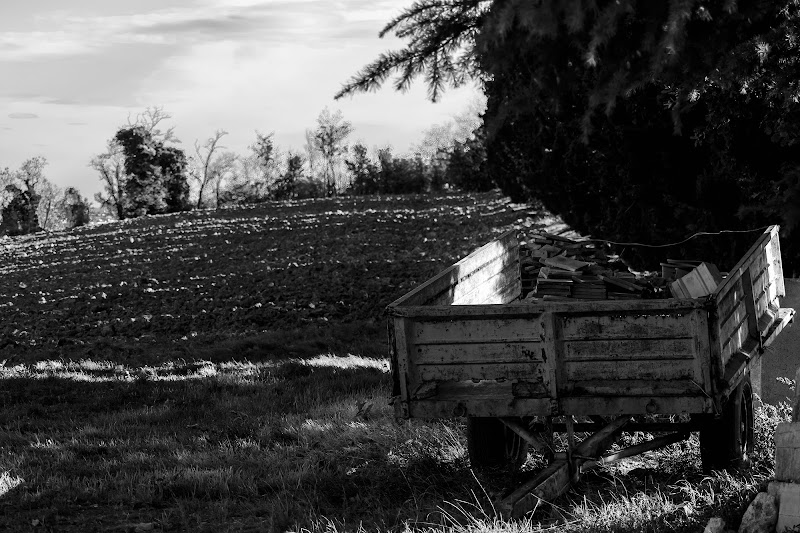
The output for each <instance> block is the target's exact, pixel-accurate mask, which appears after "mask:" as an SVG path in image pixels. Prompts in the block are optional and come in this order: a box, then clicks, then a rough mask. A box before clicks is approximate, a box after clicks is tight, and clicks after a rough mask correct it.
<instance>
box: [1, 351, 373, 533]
mask: <svg viewBox="0 0 800 533" xmlns="http://www.w3.org/2000/svg"><path fill="white" fill-rule="evenodd" d="M385 367H386V363H385V361H381V360H376V359H369V358H362V357H356V356H348V357H334V356H319V357H317V358H313V359H308V360H291V361H281V362H271V363H259V364H251V363H247V364H240V363H219V364H214V363H209V362H206V363H192V364H184V365H175V364H172V365H164V366H161V367H151V368H138V369H128V368H125V367H123V366H120V365H114V364H110V363H109V364H103V363H93V362H90V361H85V362H80V363H60V362H49V363H39V364H37V365H35V366H32V367H22V366H20V367H15V368H14V369H5V370H4V371H3V374H0V475H2V476H4V477H3V478H2V479H0V483H5V490H2V491H0V507H7V506H12V507H13V508H14V509H16V510H18V511H20V510H21V511H23V512H27V513H29V514H30V516H31V517H33V518H32V519H35V520H41V518H40V516H41V515H42V513H44V512H46V513H49V514H50V515H51V523H55V524H56V525H57V527H58V529H59V530H68V529H69V527H68V525H69V523H70V522H69V520H73V519H74V518H75V516H76V514H80V513H81V511H80V510H81V509H83V508H84V507H86V506H89V507H91V506H94V507H97V506H110V507H118V508H119V507H121V508H123V509H126V510H128V511H131V510H139V512H140V513H144V514H146V515H149V516H145V517H142V518H141V519H142V520H144V519H151V518H154V516H157V517H158V519H159V520H162V521H163V520H168V521H169V520H173V521H174V522H175V525H176V527H189V523H188V522H187V521H189V522H191V521H192V520H201V521H202V522H204V523H205V522H208V521H214V520H225V519H226V517H227V518H231V516H232V515H233V516H234V517H236V516H238V517H247V518H246V520H248V521H251V522H253V523H256V524H262V525H263V524H264V522H263V521H265V520H267V518H269V520H271V521H273V523H271V524H270V523H269V521H268V523H267V524H266V525H267V526H268V528H271V527H273V526H274V527H278V524H277V523H276V522H275V521H276V520H277V521H279V522H280V523H288V522H287V520H288V521H295V520H299V519H301V517H302V515H304V513H305V512H306V511H309V512H313V510H311V509H309V508H307V507H308V506H309V505H312V502H311V500H309V499H308V498H306V499H303V498H302V493H303V492H304V491H306V492H307V491H308V490H311V489H310V488H309V487H311V486H312V485H314V484H315V483H316V482H317V481H320V480H323V479H328V477H329V472H330V471H331V470H333V471H337V472H338V471H340V470H341V468H345V471H346V470H347V469H348V468H350V467H349V466H347V465H345V462H343V461H340V460H337V458H336V457H326V453H325V450H330V449H331V448H329V447H328V446H329V444H328V443H329V442H330V441H331V440H334V441H335V442H336V446H340V445H341V446H344V444H345V440H347V439H350V438H352V437H353V436H354V435H355V434H356V433H360V432H361V425H362V424H363V423H364V420H366V419H367V418H368V416H369V415H368V411H369V409H367V410H366V411H365V412H364V413H361V414H360V415H359V402H360V404H361V405H360V407H361V408H362V409H363V408H364V402H365V400H364V399H365V398H367V399H371V402H372V403H378V402H385V401H386V398H387V396H388V390H389V379H388V376H387V374H386V368H385ZM378 410H380V407H376V408H375V411H378ZM351 426H352V427H351ZM323 445H324V446H323ZM350 447H351V450H352V449H353V443H352V442H351V443H350ZM365 449H366V448H365ZM377 455H384V456H385V455H386V450H383V452H382V453H378V454H377ZM343 457H347V455H346V454H345V455H344V456H343ZM343 457H342V456H340V457H339V458H338V459H342V458H343ZM12 485H14V486H12ZM336 498H338V496H337V497H336ZM336 498H334V501H336ZM298 499H299V500H302V501H304V502H306V503H305V504H304V505H301V506H300V507H298V505H297V503H296V501H297V500H298ZM212 502H213V505H211V503H212ZM220 507H222V509H220ZM115 514H116V513H115ZM0 515H3V516H0V529H3V528H4V527H10V524H11V523H12V522H15V523H18V517H17V518H14V519H13V520H12V519H11V518H10V517H9V518H6V516H10V515H8V514H7V513H6V514H3V513H0ZM165 517H166V518H165ZM197 517H200V518H197ZM259 517H260V518H259ZM243 519H245V518H243ZM85 525H86V524H83V526H85ZM281 527H283V526H281ZM192 529H194V528H192ZM200 529H202V528H200ZM76 530H81V527H77V526H76Z"/></svg>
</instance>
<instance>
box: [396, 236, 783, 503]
mask: <svg viewBox="0 0 800 533" xmlns="http://www.w3.org/2000/svg"><path fill="white" fill-rule="evenodd" d="M520 295H521V277H520V253H519V241H518V238H517V235H516V232H514V231H511V232H508V233H505V234H503V235H502V236H500V237H499V238H497V239H496V240H494V241H492V242H490V243H488V244H486V245H485V246H483V247H481V248H479V249H477V250H475V251H474V252H473V253H471V254H470V255H469V256H467V257H465V258H464V259H462V260H461V261H459V262H458V263H456V264H454V265H452V266H451V267H449V268H447V269H446V270H444V271H443V272H441V273H440V274H439V275H437V276H436V277H434V278H432V279H430V280H429V281H427V282H426V283H424V284H422V285H420V286H419V287H417V288H416V289H414V290H413V291H411V292H410V293H408V294H407V295H405V296H403V297H402V298H400V299H399V300H397V301H395V302H394V303H392V304H391V305H389V307H388V315H389V324H388V326H389V327H388V330H389V344H390V351H391V363H392V376H393V384H394V392H393V395H394V407H395V411H396V415H397V416H398V417H400V418H428V419H429V418H447V417H467V440H468V448H469V452H470V458H471V460H472V462H473V465H474V466H484V465H498V464H506V465H510V466H514V465H520V464H521V463H522V462H524V459H525V457H526V456H527V449H528V446H532V447H534V448H536V449H537V450H539V451H541V452H542V453H544V454H546V455H547V456H549V457H550V458H551V459H552V460H551V463H550V465H549V466H548V467H547V468H546V469H544V470H543V471H542V472H540V473H539V474H538V475H537V476H535V477H534V479H532V480H530V481H529V482H527V483H526V484H525V485H523V486H522V487H519V488H518V489H517V490H516V491H514V492H513V493H511V494H510V495H508V496H507V497H506V498H504V499H503V500H502V501H501V502H499V509H500V510H501V511H502V512H503V513H504V514H505V515H507V516H520V515H522V514H524V513H526V512H528V511H529V510H531V509H533V508H534V507H535V505H536V504H537V503H538V501H539V499H552V498H554V497H556V496H558V495H559V494H562V493H563V492H564V491H566V490H567V489H568V488H569V486H570V484H571V483H572V482H574V481H576V480H577V479H578V478H579V477H580V474H581V473H582V472H586V471H587V470H591V469H592V468H596V467H597V466H599V465H602V464H603V463H606V462H609V461H613V460H617V459H620V458H622V457H628V456H631V455H635V454H638V453H642V452H644V451H647V450H651V449H655V448H658V447H660V446H664V445H666V444H670V443H673V442H677V441H679V440H682V439H685V438H687V437H688V435H689V433H690V432H691V431H700V441H701V456H702V459H703V467H704V468H705V469H712V468H725V467H728V466H731V465H734V464H737V463H741V462H742V461H746V460H747V455H748V453H749V452H750V451H751V450H752V446H753V403H752V394H753V390H754V389H755V390H756V391H757V392H758V391H760V358H761V356H762V354H763V353H764V349H765V348H766V347H767V346H769V344H770V343H772V342H773V341H774V339H775V338H776V337H777V335H778V334H779V333H780V332H781V330H782V329H783V328H784V327H785V326H786V325H787V324H789V323H790V321H791V320H792V318H793V316H794V310H793V309H782V308H781V307H780V301H779V298H780V297H781V296H784V295H785V290H784V284H783V270H782V266H781V253H780V244H779V240H778V227H777V226H772V227H770V228H769V229H767V230H766V231H765V232H764V233H763V234H762V235H761V236H760V237H759V238H758V239H757V241H756V242H755V244H754V245H753V246H752V247H751V248H750V250H749V251H748V252H747V254H745V256H744V257H743V258H742V259H741V260H740V261H739V262H738V263H737V264H736V266H734V267H733V268H732V269H730V271H729V273H728V275H727V276H726V278H725V279H724V281H723V282H722V283H721V284H720V285H719V286H718V287H717V289H716V291H715V292H714V293H713V294H712V295H710V296H708V297H705V298H697V299H674V298H673V299H660V300H608V301H606V300H603V301H597V300H591V301H590V300H562V301H552V302H548V301H539V302H535V303H529V302H527V301H521V300H520ZM659 414H672V415H687V416H683V417H672V419H680V420H682V421H681V422H664V421H657V422H656V421H654V420H660V419H666V417H653V416H650V417H647V416H638V417H637V416H636V415H659ZM626 430H627V431H650V432H666V433H667V434H666V435H664V436H661V437H658V438H655V439H653V440H652V441H649V442H645V443H643V444H640V445H637V446H634V447H632V448H629V449H625V450H621V451H619V452H616V453H615V454H612V455H609V456H605V457H603V456H602V455H601V454H602V453H603V452H604V451H605V450H606V449H608V447H609V445H610V444H611V443H612V442H613V440H614V438H615V437H616V436H617V435H619V434H620V433H621V432H623V431H626ZM554 432H564V433H566V434H567V442H568V443H569V445H568V447H567V450H566V452H560V453H559V452H556V451H555V450H554V449H553V439H552V436H553V433H554ZM576 433H591V435H590V436H589V437H587V438H585V439H583V440H582V441H581V442H577V441H576V439H575V434H576Z"/></svg>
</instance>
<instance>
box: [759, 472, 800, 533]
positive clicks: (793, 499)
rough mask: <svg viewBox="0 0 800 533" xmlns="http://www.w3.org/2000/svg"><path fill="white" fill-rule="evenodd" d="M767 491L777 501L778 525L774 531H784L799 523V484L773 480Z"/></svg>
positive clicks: (782, 532)
mask: <svg viewBox="0 0 800 533" xmlns="http://www.w3.org/2000/svg"><path fill="white" fill-rule="evenodd" d="M767 492H769V493H770V494H772V495H773V496H775V501H776V502H777V503H778V525H777V527H776V528H775V532H776V533H785V532H786V531H791V530H792V529H793V528H795V527H796V526H798V525H800V484H796V483H785V482H780V481H773V482H772V483H770V484H769V487H768V488H767Z"/></svg>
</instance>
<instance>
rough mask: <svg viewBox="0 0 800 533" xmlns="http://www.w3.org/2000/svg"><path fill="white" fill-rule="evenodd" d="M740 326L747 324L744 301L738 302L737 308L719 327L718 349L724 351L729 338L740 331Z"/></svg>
mask: <svg viewBox="0 0 800 533" xmlns="http://www.w3.org/2000/svg"><path fill="white" fill-rule="evenodd" d="M742 324H747V305H746V304H745V302H744V299H742V301H741V302H739V307H738V308H737V309H736V310H735V311H734V312H733V313H731V315H729V316H728V319H727V320H726V321H725V322H723V323H722V324H721V325H720V328H719V340H720V343H721V344H720V348H722V349H723V350H724V348H725V346H727V344H728V343H729V342H730V340H731V338H732V337H733V336H734V335H736V334H737V332H738V331H739V329H741V327H742Z"/></svg>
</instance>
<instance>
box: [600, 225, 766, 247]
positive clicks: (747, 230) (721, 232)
mask: <svg viewBox="0 0 800 533" xmlns="http://www.w3.org/2000/svg"><path fill="white" fill-rule="evenodd" d="M769 227H770V226H764V227H762V228H756V229H724V230H721V231H698V232H697V233H695V234H694V235H692V236H690V237H686V238H685V239H683V240H682V241H679V242H673V243H670V244H642V243H640V242H614V241H607V240H605V239H587V240H588V241H589V242H604V243H606V244H611V245H614V246H641V247H643V248H670V247H672V246H680V245H681V244H684V243H687V242H689V241H691V240H692V239H694V238H696V237H701V236H703V235H722V234H723V233H755V232H757V231H764V230H765V229H767V228H769Z"/></svg>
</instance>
